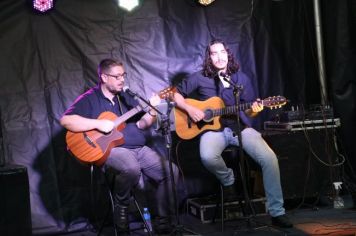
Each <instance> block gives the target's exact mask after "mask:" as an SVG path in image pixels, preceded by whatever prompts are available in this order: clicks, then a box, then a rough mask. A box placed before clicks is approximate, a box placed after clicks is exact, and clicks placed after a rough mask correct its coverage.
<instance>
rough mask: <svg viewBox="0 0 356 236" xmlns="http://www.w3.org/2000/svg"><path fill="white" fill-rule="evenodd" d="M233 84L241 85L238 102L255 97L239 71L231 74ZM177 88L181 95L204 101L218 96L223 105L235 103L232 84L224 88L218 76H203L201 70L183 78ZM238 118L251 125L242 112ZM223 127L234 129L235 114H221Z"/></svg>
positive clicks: (248, 83) (248, 81) (249, 84)
mask: <svg viewBox="0 0 356 236" xmlns="http://www.w3.org/2000/svg"><path fill="white" fill-rule="evenodd" d="M231 81H232V82H233V83H234V84H238V85H242V87H243V90H242V92H241V93H240V104H243V103H246V102H251V101H253V100H255V99H256V97H255V96H254V91H253V87H252V86H251V83H250V80H249V79H248V77H247V76H246V75H244V74H243V73H241V72H238V73H235V74H233V75H232V76H231ZM177 89H178V91H179V93H180V94H182V95H183V97H193V98H195V99H197V100H200V101H205V100H207V99H209V98H211V97H215V96H216V97H220V98H222V100H223V101H224V104H225V106H233V105H235V95H234V93H233V88H232V86H230V87H228V88H225V87H224V86H223V83H222V82H221V80H220V79H219V77H218V76H216V77H214V78H209V77H205V76H204V75H203V74H202V72H201V71H198V72H195V73H193V74H192V75H190V76H189V77H188V78H186V79H185V80H183V81H182V82H181V83H180V84H179V85H178V86H177ZM239 114H240V119H241V121H242V122H243V124H244V125H246V126H251V119H250V118H249V117H248V116H246V114H245V113H244V112H239ZM221 123H222V126H223V127H230V128H231V129H233V130H235V129H236V116H223V117H222V119H221Z"/></svg>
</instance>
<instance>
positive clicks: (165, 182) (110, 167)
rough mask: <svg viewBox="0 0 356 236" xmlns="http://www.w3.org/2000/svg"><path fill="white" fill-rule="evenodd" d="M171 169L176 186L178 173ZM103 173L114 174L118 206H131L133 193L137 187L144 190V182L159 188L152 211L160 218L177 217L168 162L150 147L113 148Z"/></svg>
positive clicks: (114, 194) (175, 169)
mask: <svg viewBox="0 0 356 236" xmlns="http://www.w3.org/2000/svg"><path fill="white" fill-rule="evenodd" d="M172 169H173V174H174V180H175V182H176V183H177V181H178V177H179V171H178V168H177V166H176V165H175V164H173V163H172ZM103 170H104V171H111V172H112V173H113V174H115V185H114V192H113V196H114V202H115V204H119V205H123V206H125V205H128V204H129V199H130V197H131V191H132V189H133V188H135V187H137V186H139V187H143V184H142V183H143V179H148V180H150V181H151V182H153V185H154V186H155V187H156V191H155V197H154V198H155V200H156V202H155V204H153V206H152V207H151V208H153V207H155V208H156V209H152V210H153V212H156V213H157V214H158V215H159V216H169V215H173V214H174V202H173V201H172V199H173V191H172V184H171V177H170V170H169V161H168V160H166V159H165V158H163V157H161V156H160V155H158V153H157V152H155V151H154V150H152V149H151V148H149V147H147V146H144V147H142V148H135V149H127V148H122V147H116V148H113V149H112V150H111V153H110V155H109V157H108V159H107V161H106V162H105V164H104V166H103ZM144 177H145V178H144Z"/></svg>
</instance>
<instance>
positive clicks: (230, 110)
mask: <svg viewBox="0 0 356 236" xmlns="http://www.w3.org/2000/svg"><path fill="white" fill-rule="evenodd" d="M252 104H253V102H247V103H241V104H239V105H238V106H227V107H224V108H220V109H214V110H213V112H214V116H222V115H232V114H236V113H237V112H239V111H244V110H246V109H249V108H250V107H251V106H252Z"/></svg>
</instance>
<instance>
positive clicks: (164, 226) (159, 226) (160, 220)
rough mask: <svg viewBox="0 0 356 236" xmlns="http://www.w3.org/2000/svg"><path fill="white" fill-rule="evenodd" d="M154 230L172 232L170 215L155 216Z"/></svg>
mask: <svg viewBox="0 0 356 236" xmlns="http://www.w3.org/2000/svg"><path fill="white" fill-rule="evenodd" d="M153 230H154V232H155V233H156V234H170V233H171V232H172V231H173V226H172V223H171V220H170V218H169V217H168V216H158V217H155V219H154V221H153Z"/></svg>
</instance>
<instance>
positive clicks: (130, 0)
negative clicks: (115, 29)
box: [118, 0, 139, 11]
mask: <svg viewBox="0 0 356 236" xmlns="http://www.w3.org/2000/svg"><path fill="white" fill-rule="evenodd" d="M118 1H119V2H118V5H119V7H121V8H123V9H125V10H127V11H132V9H134V8H135V7H137V6H138V5H139V0H118Z"/></svg>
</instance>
